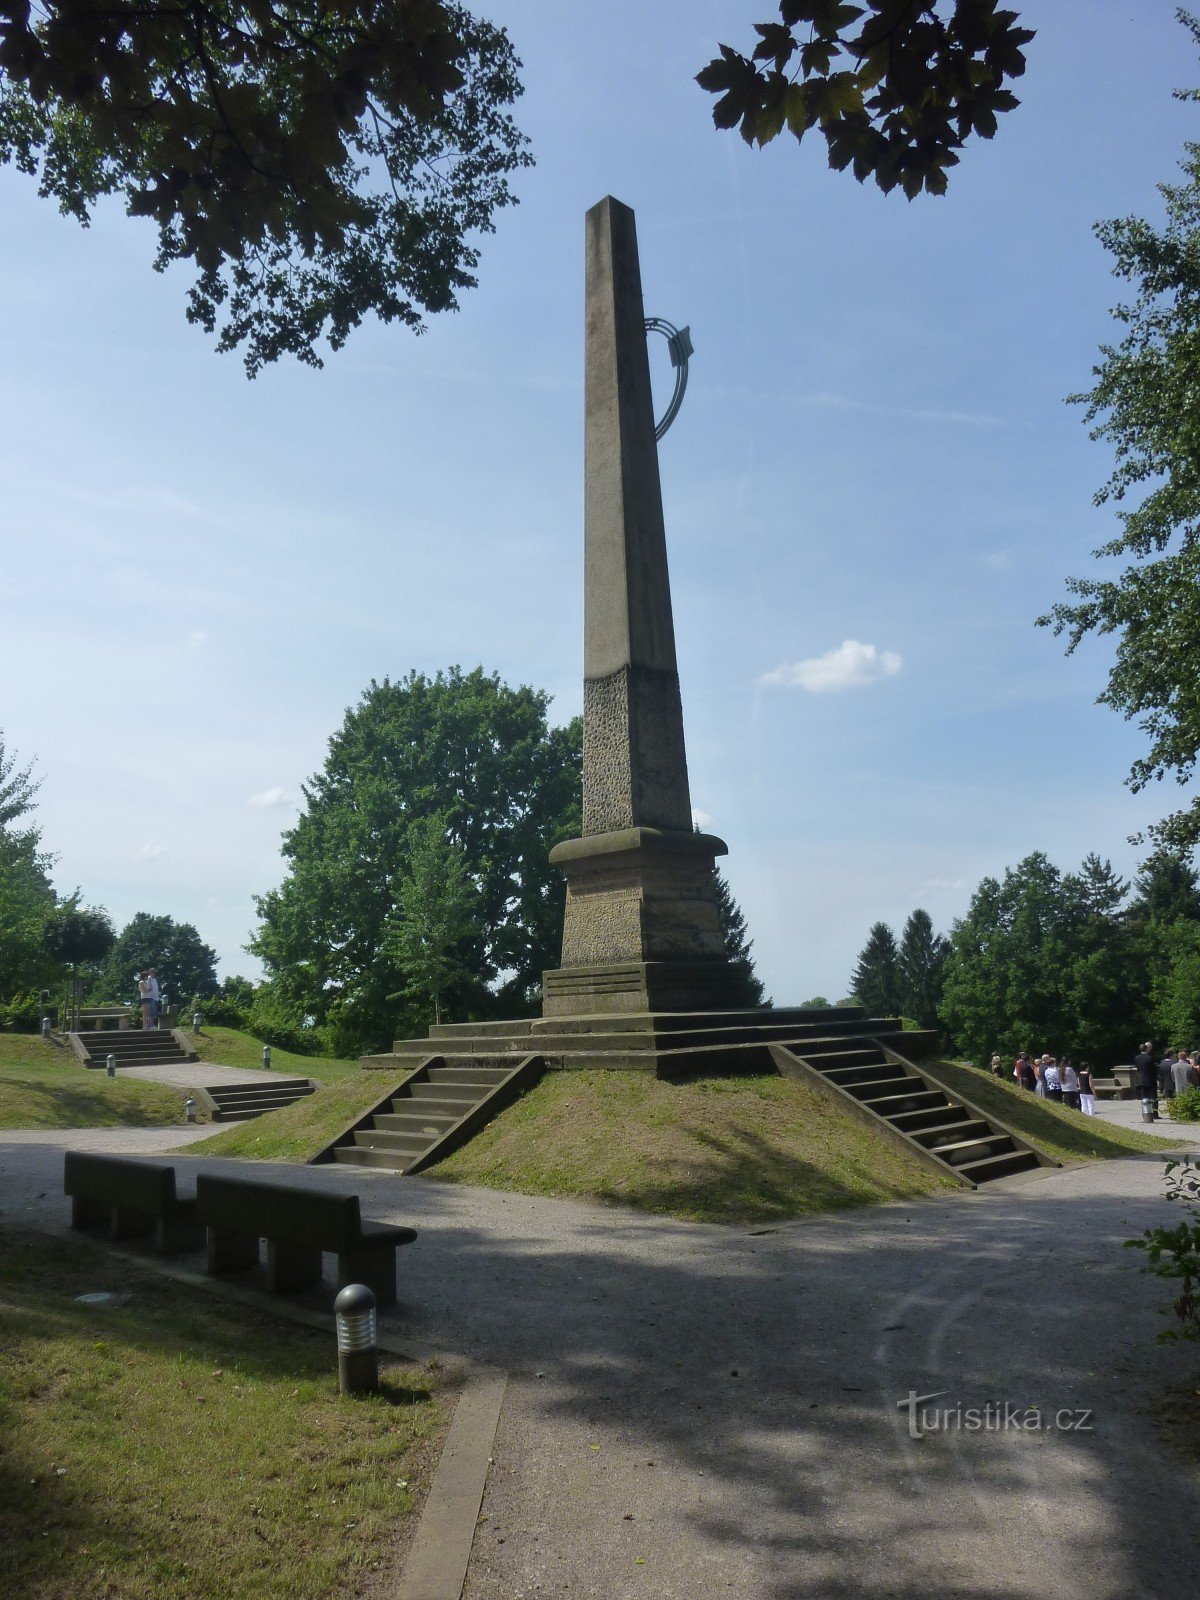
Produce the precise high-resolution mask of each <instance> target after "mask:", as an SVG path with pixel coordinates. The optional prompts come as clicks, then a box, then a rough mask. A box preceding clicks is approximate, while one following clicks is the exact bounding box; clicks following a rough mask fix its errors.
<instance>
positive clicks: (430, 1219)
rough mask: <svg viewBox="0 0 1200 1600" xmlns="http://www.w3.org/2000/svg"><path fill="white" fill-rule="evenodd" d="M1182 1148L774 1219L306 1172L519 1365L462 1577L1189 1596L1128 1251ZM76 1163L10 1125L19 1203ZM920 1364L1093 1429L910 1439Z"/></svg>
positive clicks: (407, 1319) (996, 1596)
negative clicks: (378, 1230)
mask: <svg viewBox="0 0 1200 1600" xmlns="http://www.w3.org/2000/svg"><path fill="white" fill-rule="evenodd" d="M177 1131H179V1130H172V1132H177ZM60 1137H61V1136H60ZM125 1137H128V1135H126V1136H125ZM139 1137H140V1136H139ZM157 1137H158V1138H159V1140H160V1142H162V1141H163V1130H158V1132H157ZM132 1147H133V1146H131V1148H132ZM137 1148H145V1146H144V1144H141V1143H139V1144H138V1146H137ZM180 1165H181V1170H182V1171H183V1172H185V1173H186V1171H187V1170H188V1169H189V1168H195V1169H201V1168H204V1169H213V1170H215V1169H218V1168H220V1167H221V1166H223V1165H229V1164H228V1163H219V1162H213V1161H204V1160H202V1159H201V1158H196V1159H195V1160H191V1159H188V1158H186V1157H185V1156H182V1155H181V1157H180ZM1161 1165H1162V1164H1161V1161H1160V1160H1159V1158H1158V1157H1156V1156H1147V1157H1142V1158H1135V1159H1130V1160H1126V1161H1115V1162H1103V1163H1095V1164H1093V1165H1090V1166H1087V1167H1079V1168H1073V1169H1068V1170H1064V1171H1051V1172H1045V1171H1043V1172H1039V1173H1038V1174H1036V1175H1034V1176H1032V1177H1029V1178H1024V1179H1022V1180H1010V1181H1009V1182H1008V1183H1006V1184H1005V1185H1003V1186H1001V1185H995V1186H993V1187H992V1189H991V1190H990V1191H986V1192H984V1193H981V1194H979V1195H974V1196H971V1195H967V1196H961V1195H951V1196H947V1197H946V1198H944V1199H937V1200H933V1201H926V1202H921V1203H914V1204H911V1205H892V1206H885V1207H880V1208H873V1209H869V1210H863V1211H857V1212H851V1213H845V1214H842V1215H840V1216H833V1217H825V1218H822V1219H820V1220H817V1221H812V1222H800V1223H786V1224H780V1225H778V1226H776V1227H759V1228H717V1227H709V1226H702V1225H696V1224H687V1223H682V1222H675V1221H671V1220H665V1219H659V1218H652V1217H647V1216H642V1215H637V1214H635V1213H631V1212H627V1211H623V1210H619V1209H615V1208H612V1209H610V1208H604V1207H599V1206H593V1205H580V1204H569V1203H565V1202H561V1201H553V1200H544V1199H538V1198H533V1197H526V1196H517V1195H501V1194H497V1193H492V1192H489V1191H485V1190H478V1189H468V1188H465V1187H455V1186H451V1185H448V1184H441V1183H437V1182H433V1181H429V1180H427V1179H422V1178H407V1179H406V1178H399V1177H394V1176H391V1175H388V1174H382V1173H372V1172H369V1171H349V1170H347V1171H343V1170H342V1169H340V1168H339V1169H336V1170H331V1169H328V1168H317V1167H308V1168H290V1169H288V1177H289V1181H295V1182H297V1183H302V1184H306V1185H312V1186H314V1187H325V1186H326V1185H329V1186H331V1187H334V1188H337V1189H342V1190H346V1189H351V1188H353V1189H356V1190H357V1191H358V1192H359V1193H360V1194H361V1195H362V1196H363V1197H364V1209H365V1210H366V1211H367V1213H368V1214H370V1215H373V1216H380V1217H390V1218H394V1219H395V1220H403V1221H407V1222H411V1223H413V1224H414V1225H415V1226H416V1227H417V1228H418V1229H419V1230H420V1237H419V1239H418V1242H417V1243H416V1244H415V1245H413V1246H411V1247H410V1248H408V1249H406V1250H404V1251H403V1252H402V1253H401V1256H400V1258H399V1259H400V1271H401V1283H402V1286H403V1287H402V1297H403V1300H404V1302H405V1304H404V1305H402V1306H401V1307H400V1308H398V1310H397V1312H395V1313H388V1315H387V1317H386V1318H385V1321H386V1324H387V1326H388V1327H389V1328H393V1329H395V1330H396V1331H400V1330H407V1331H409V1332H410V1333H411V1334H412V1335H413V1336H414V1337H416V1338H419V1339H420V1340H422V1341H424V1342H425V1343H427V1344H429V1345H432V1346H433V1347H435V1348H440V1349H443V1350H445V1351H447V1352H453V1353H456V1354H459V1355H465V1356H468V1357H470V1358H471V1359H473V1360H475V1361H477V1362H487V1363H491V1364H493V1365H495V1366H498V1367H500V1368H502V1369H504V1370H506V1371H507V1372H508V1373H509V1375H510V1376H509V1381H508V1386H507V1390H506V1394H505V1401H504V1409H503V1413H502V1416H501V1420H500V1425H499V1431H498V1433H497V1436H496V1440H495V1445H494V1448H493V1465H492V1468H491V1475H490V1478H489V1482H488V1488H487V1493H486V1497H485V1500H484V1505H483V1516H482V1520H481V1522H480V1524H479V1530H478V1533H477V1535H476V1538H475V1542H474V1549H473V1551H472V1556H471V1562H470V1567H469V1570H468V1575H467V1580H466V1586H465V1589H464V1591H463V1593H464V1600H533V1597H535V1596H537V1597H545V1596H550V1595H558V1596H565V1597H569V1600H633V1597H638V1600H641V1597H647V1600H649V1597H653V1600H715V1597H718V1596H722V1597H724V1596H738V1597H739V1600H741V1597H752V1600H760V1597H761V1600H843V1597H846V1596H855V1597H859V1596H861V1597H867V1600H885V1597H888V1600H929V1597H931V1596H935V1595H936V1596H938V1597H939V1600H940V1597H943V1596H945V1597H953V1600H1015V1597H1021V1600H1035V1597H1036V1600H1178V1596H1179V1595H1180V1594H1182V1593H1186V1592H1187V1590H1188V1588H1189V1587H1190V1585H1191V1584H1192V1582H1193V1579H1194V1575H1195V1532H1194V1530H1195V1528H1196V1525H1197V1519H1198V1518H1200V1486H1198V1482H1197V1468H1196V1461H1195V1458H1194V1457H1192V1458H1191V1459H1189V1458H1187V1457H1186V1456H1185V1455H1183V1454H1181V1453H1180V1451H1179V1447H1178V1444H1177V1441H1176V1436H1174V1435H1172V1434H1169V1433H1168V1432H1167V1431H1165V1430H1164V1427H1163V1425H1162V1423H1161V1422H1160V1420H1159V1419H1160V1414H1161V1413H1162V1412H1163V1411H1164V1410H1167V1409H1169V1407H1167V1406H1164V1395H1165V1393H1166V1391H1167V1389H1168V1386H1170V1385H1173V1384H1184V1383H1185V1380H1186V1383H1187V1388H1188V1389H1189V1390H1190V1388H1191V1387H1192V1386H1193V1385H1194V1382H1195V1375H1196V1367H1197V1362H1196V1356H1195V1352H1194V1351H1193V1350H1192V1349H1190V1348H1188V1347H1159V1346H1157V1345H1156V1343H1155V1336H1156V1334H1157V1332H1158V1330H1159V1329H1160V1328H1161V1327H1162V1326H1163V1325H1164V1324H1163V1322H1162V1320H1161V1318H1160V1317H1159V1315H1158V1314H1157V1313H1158V1308H1159V1307H1160V1306H1161V1305H1162V1304H1163V1303H1164V1302H1165V1300H1166V1298H1167V1296H1166V1293H1165V1291H1164V1288H1163V1286H1162V1285H1160V1284H1159V1283H1158V1282H1157V1281H1156V1280H1153V1279H1149V1278H1146V1277H1143V1276H1141V1275H1139V1271H1138V1268H1139V1265H1140V1261H1141V1258H1140V1256H1138V1255H1136V1254H1135V1253H1134V1252H1131V1251H1126V1250H1123V1249H1122V1248H1121V1243H1122V1241H1123V1240H1124V1239H1126V1238H1129V1237H1131V1236H1133V1235H1136V1234H1138V1233H1140V1232H1141V1230H1142V1229H1143V1228H1145V1227H1147V1226H1150V1225H1152V1224H1154V1223H1157V1222H1158V1221H1159V1220H1162V1219H1170V1220H1176V1217H1177V1214H1176V1213H1175V1212H1174V1211H1173V1210H1172V1209H1171V1208H1169V1207H1167V1206H1166V1205H1165V1204H1164V1203H1163V1201H1162V1199H1161V1194H1160V1191H1161ZM237 1170H238V1171H239V1172H241V1173H243V1174H245V1175H250V1171H249V1170H248V1169H247V1167H246V1165H245V1164H237ZM254 1170H261V1173H262V1176H263V1178H264V1179H270V1178H275V1177H278V1176H279V1173H280V1169H279V1168H278V1167H277V1166H275V1165H273V1164H265V1165H264V1166H263V1167H262V1168H261V1169H254ZM60 1190H61V1166H60V1158H59V1155H58V1152H57V1151H56V1150H55V1149H54V1148H53V1147H52V1146H50V1145H49V1144H47V1143H37V1144H35V1143H32V1142H30V1143H27V1144H24V1145H22V1144H21V1143H19V1142H18V1141H16V1140H14V1139H12V1137H11V1136H9V1135H0V1220H3V1221H4V1222H5V1223H7V1224H9V1225H14V1224H19V1223H21V1222H22V1221H25V1222H31V1221H33V1222H36V1220H37V1219H38V1218H39V1217H41V1218H48V1219H50V1220H53V1221H54V1222H56V1223H58V1224H61V1222H62V1221H63V1219H64V1217H65V1207H64V1204H63V1202H62V1199H61V1195H60V1192H59V1191H60ZM910 1391H914V1392H916V1393H917V1394H920V1395H927V1394H931V1393H933V1392H935V1391H947V1392H946V1393H945V1395H944V1396H943V1398H942V1399H941V1400H940V1401H938V1402H934V1403H933V1404H937V1405H941V1406H944V1407H950V1408H954V1407H955V1406H958V1405H961V1406H962V1407H963V1408H970V1407H980V1408H981V1407H983V1406H984V1405H985V1404H987V1403H988V1402H994V1403H998V1404H999V1406H1001V1407H1002V1406H1003V1405H1004V1403H1005V1402H1008V1403H1010V1404H1011V1405H1013V1406H1015V1407H1016V1408H1017V1410H1018V1413H1019V1414H1020V1416H1021V1417H1022V1418H1024V1419H1025V1420H1028V1418H1027V1416H1026V1408H1027V1407H1039V1408H1041V1411H1042V1413H1043V1416H1044V1417H1046V1418H1047V1419H1053V1418H1054V1416H1055V1414H1056V1413H1058V1412H1060V1411H1063V1412H1070V1413H1072V1418H1075V1417H1076V1416H1081V1415H1082V1413H1087V1416H1086V1418H1083V1421H1085V1422H1086V1424H1087V1426H1086V1427H1081V1429H1080V1430H1079V1431H1074V1430H1071V1431H1068V1430H1066V1429H1061V1430H1054V1429H1052V1428H1043V1429H1042V1430H1041V1431H1032V1430H1029V1429H1024V1430H1018V1429H1016V1428H1012V1427H1010V1428H1009V1429H1007V1430H1006V1431H998V1430H988V1431H983V1430H980V1431H974V1432H973V1431H968V1430H967V1429H966V1428H965V1427H964V1428H961V1429H955V1428H951V1429H945V1428H943V1429H939V1430H938V1431H933V1432H929V1433H927V1434H926V1435H925V1436H924V1437H922V1438H920V1439H913V1438H910V1437H909V1432H908V1426H907V1417H906V1414H905V1412H903V1411H898V1410H897V1402H898V1401H900V1402H903V1401H904V1399H905V1397H906V1396H907V1395H908V1394H909V1392H910ZM1063 1420H1064V1421H1066V1420H1068V1419H1067V1418H1065V1417H1064V1419H1063Z"/></svg>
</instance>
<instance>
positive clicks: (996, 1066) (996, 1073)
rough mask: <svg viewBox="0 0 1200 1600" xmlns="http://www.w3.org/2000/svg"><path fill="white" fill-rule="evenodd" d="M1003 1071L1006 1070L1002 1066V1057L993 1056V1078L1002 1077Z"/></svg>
mask: <svg viewBox="0 0 1200 1600" xmlns="http://www.w3.org/2000/svg"><path fill="white" fill-rule="evenodd" d="M1003 1071H1004V1068H1003V1067H1002V1066H1001V1064H1000V1057H999V1056H998V1055H995V1056H993V1057H992V1077H993V1078H998V1077H1000V1075H1001V1073H1002V1072H1003Z"/></svg>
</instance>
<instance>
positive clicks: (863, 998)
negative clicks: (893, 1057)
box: [850, 922, 900, 1017]
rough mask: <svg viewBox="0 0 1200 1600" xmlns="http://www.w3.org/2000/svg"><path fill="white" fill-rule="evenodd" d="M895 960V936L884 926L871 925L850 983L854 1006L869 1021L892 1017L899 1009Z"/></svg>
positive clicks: (898, 982)
mask: <svg viewBox="0 0 1200 1600" xmlns="http://www.w3.org/2000/svg"><path fill="white" fill-rule="evenodd" d="M898 957H899V952H898V951H897V949H896V935H895V934H894V933H893V932H892V930H891V929H890V928H889V927H888V925H887V923H886V922H877V923H875V924H874V926H873V927H872V928H871V931H870V933H869V934H868V935H867V942H866V944H865V945H864V946H863V947H862V949H861V950H860V951H859V956H858V961H857V962H856V963H855V967H854V975H853V976H852V978H851V979H850V987H851V989H852V990H853V991H854V995H855V998H856V1000H857V1002H858V1004H859V1005H861V1006H865V1007H866V1009H867V1012H868V1014H869V1015H870V1016H872V1017H892V1016H895V1015H896V1014H897V1012H898V1011H899V1009H900V981H899V972H898V970H897V963H898Z"/></svg>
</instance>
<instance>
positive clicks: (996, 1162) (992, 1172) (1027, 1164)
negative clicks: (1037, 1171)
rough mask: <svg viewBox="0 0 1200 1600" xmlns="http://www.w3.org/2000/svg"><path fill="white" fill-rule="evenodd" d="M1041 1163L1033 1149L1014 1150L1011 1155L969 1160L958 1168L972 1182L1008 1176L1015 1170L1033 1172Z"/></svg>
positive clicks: (983, 1181)
mask: <svg viewBox="0 0 1200 1600" xmlns="http://www.w3.org/2000/svg"><path fill="white" fill-rule="evenodd" d="M1038 1165H1039V1162H1038V1158H1037V1157H1036V1156H1035V1155H1034V1153H1033V1151H1032V1150H1014V1151H1012V1153H1011V1154H1009V1155H998V1156H989V1157H988V1158H987V1159H986V1160H983V1161H969V1162H967V1163H966V1164H965V1165H963V1166H960V1167H959V1168H958V1169H957V1170H958V1171H959V1172H961V1173H962V1174H963V1176H964V1177H965V1178H970V1179H971V1181H972V1183H986V1182H987V1181H988V1180H989V1179H991V1178H1007V1177H1010V1176H1011V1175H1012V1174H1013V1173H1014V1172H1032V1171H1033V1170H1034V1168H1035V1167H1037V1166H1038Z"/></svg>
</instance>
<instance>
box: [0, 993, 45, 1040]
mask: <svg viewBox="0 0 1200 1600" xmlns="http://www.w3.org/2000/svg"><path fill="white" fill-rule="evenodd" d="M42 1012H43V1007H42V1002H41V1001H40V1000H39V999H38V997H37V995H35V994H15V995H14V996H13V997H12V999H11V1000H0V1028H3V1029H4V1030H5V1031H6V1032H9V1033H40V1032H41V1028H42Z"/></svg>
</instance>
